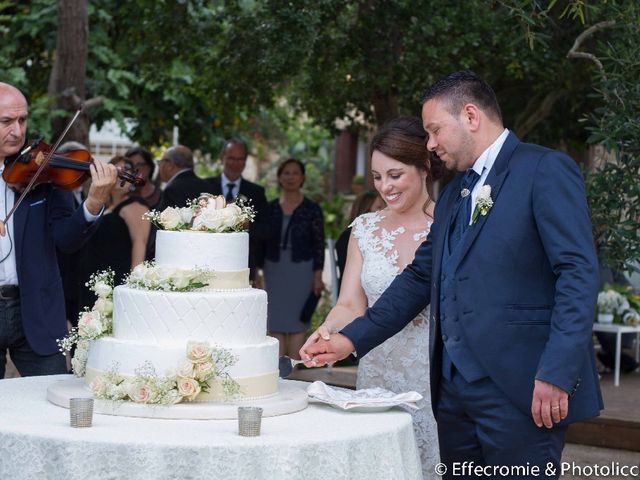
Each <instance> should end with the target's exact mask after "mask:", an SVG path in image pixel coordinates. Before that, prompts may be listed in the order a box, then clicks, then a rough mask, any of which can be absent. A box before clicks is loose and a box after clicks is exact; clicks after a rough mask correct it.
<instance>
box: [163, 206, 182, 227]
mask: <svg viewBox="0 0 640 480" xmlns="http://www.w3.org/2000/svg"><path fill="white" fill-rule="evenodd" d="M181 222H182V216H181V212H180V209H178V208H173V207H167V208H165V209H164V210H163V211H162V213H160V223H161V224H162V226H163V227H164V228H165V229H167V230H174V229H176V228H178V225H180V223H181Z"/></svg>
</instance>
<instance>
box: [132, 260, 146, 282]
mask: <svg viewBox="0 0 640 480" xmlns="http://www.w3.org/2000/svg"><path fill="white" fill-rule="evenodd" d="M146 271H147V265H146V264H145V263H140V264H139V265H136V266H135V268H134V269H133V270H132V272H131V273H130V274H129V282H133V283H142V282H144V275H145V273H146Z"/></svg>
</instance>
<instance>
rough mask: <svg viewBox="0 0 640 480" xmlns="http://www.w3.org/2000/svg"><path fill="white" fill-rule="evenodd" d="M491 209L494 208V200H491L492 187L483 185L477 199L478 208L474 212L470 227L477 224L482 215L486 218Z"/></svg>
mask: <svg viewBox="0 0 640 480" xmlns="http://www.w3.org/2000/svg"><path fill="white" fill-rule="evenodd" d="M491 207H493V200H491V185H483V186H482V187H480V191H479V192H478V196H477V197H476V208H475V209H474V210H473V215H472V216H471V221H470V222H469V225H473V224H474V223H476V221H477V220H478V217H479V216H480V215H482V216H483V217H484V216H485V215H486V214H487V213H489V210H491Z"/></svg>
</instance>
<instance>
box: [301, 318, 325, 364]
mask: <svg viewBox="0 0 640 480" xmlns="http://www.w3.org/2000/svg"><path fill="white" fill-rule="evenodd" d="M329 338H331V330H330V329H329V328H328V327H327V326H326V325H325V324H322V325H320V326H319V327H318V329H317V330H316V331H315V332H313V333H312V334H311V335H310V336H309V338H307V341H306V342H304V345H303V346H302V348H301V349H300V352H299V353H300V358H302V359H303V360H305V359H307V358H309V357H310V355H309V354H308V353H307V348H308V347H309V346H310V345H313V344H314V343H317V342H318V340H320V339H322V340H329Z"/></svg>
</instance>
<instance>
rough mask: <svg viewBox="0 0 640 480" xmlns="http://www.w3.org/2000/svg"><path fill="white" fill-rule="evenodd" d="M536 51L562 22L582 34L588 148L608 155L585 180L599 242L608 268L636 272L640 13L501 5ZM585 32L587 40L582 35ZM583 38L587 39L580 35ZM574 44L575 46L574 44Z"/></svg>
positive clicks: (629, 5)
mask: <svg viewBox="0 0 640 480" xmlns="http://www.w3.org/2000/svg"><path fill="white" fill-rule="evenodd" d="M503 3H504V5H505V6H506V7H507V8H508V9H509V10H510V11H511V13H512V15H513V16H514V17H515V18H519V19H520V21H521V25H523V26H524V30H525V31H526V36H527V38H528V39H529V41H530V43H531V44H532V45H535V44H536V43H540V44H542V45H544V44H545V42H546V41H547V39H546V37H545V36H544V35H542V34H541V32H546V31H548V28H549V27H548V25H549V24H552V23H554V22H557V21H558V19H559V18H560V19H563V20H564V21H572V22H573V23H574V24H576V25H579V26H580V32H579V34H578V35H576V36H575V39H576V40H578V39H580V38H581V37H584V38H582V39H581V40H580V41H578V42H576V45H575V47H577V48H575V49H574V48H570V49H571V50H572V51H573V52H574V53H576V52H577V54H578V55H574V56H572V59H571V60H570V61H571V62H574V63H582V64H584V65H587V66H588V67H589V69H588V70H587V73H588V76H587V77H586V78H587V80H588V82H589V85H590V90H589V97H590V99H591V100H592V102H593V103H594V104H595V108H593V109H592V110H590V111H586V112H582V114H581V120H582V125H583V126H584V127H585V130H586V131H587V132H589V134H590V135H589V138H588V142H589V143H591V144H593V145H598V146H601V147H604V151H603V152H602V151H601V152H600V153H599V154H598V155H597V157H596V159H595V162H594V163H595V168H592V169H590V170H588V171H586V172H585V175H586V184H587V195H588V199H589V207H590V210H591V217H592V222H593V227H594V239H595V241H596V244H597V245H598V249H599V253H600V255H601V258H602V260H603V262H604V263H605V264H606V265H609V266H611V267H614V268H618V269H623V268H625V267H627V268H634V265H633V264H634V263H635V262H639V261H640V182H639V181H638V179H639V178H640V116H639V115H638V112H640V83H638V78H640V56H639V53H640V48H639V47H638V45H640V28H639V25H640V5H638V2H636V1H633V0H619V1H615V0H614V1H607V2H593V3H585V2H582V1H580V0H572V1H566V2H556V1H553V2H548V5H546V6H545V5H543V4H542V2H538V1H530V0H512V1H505V2H503ZM583 32H584V33H583ZM580 34H582V35H580ZM572 43H573V42H572Z"/></svg>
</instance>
